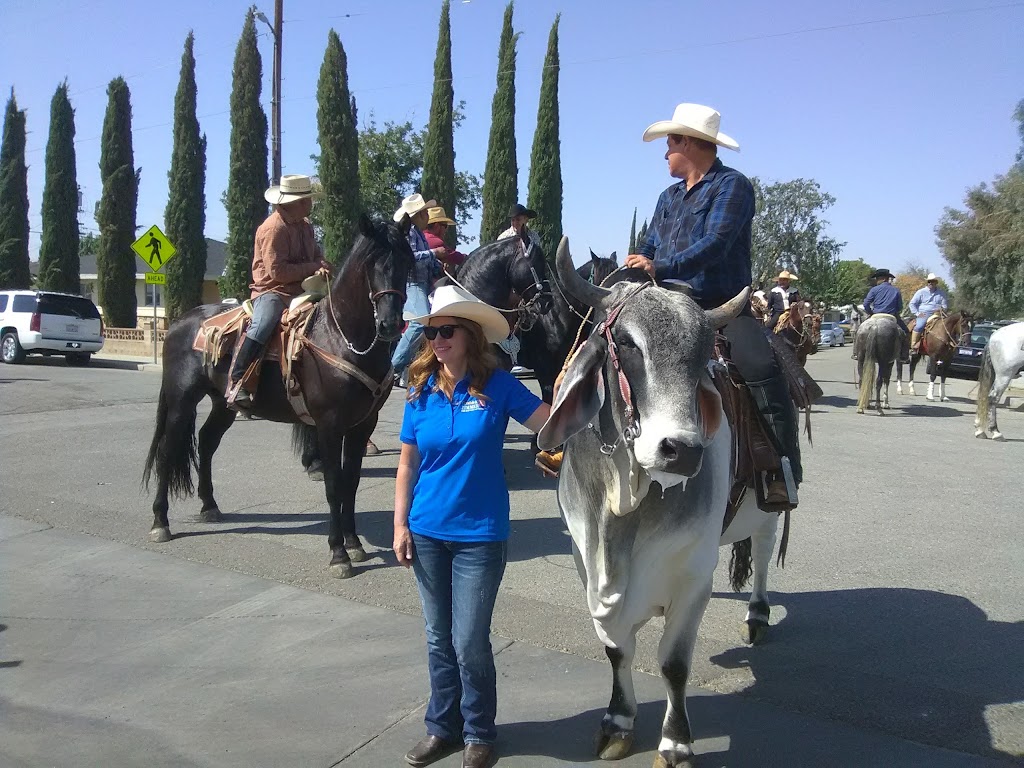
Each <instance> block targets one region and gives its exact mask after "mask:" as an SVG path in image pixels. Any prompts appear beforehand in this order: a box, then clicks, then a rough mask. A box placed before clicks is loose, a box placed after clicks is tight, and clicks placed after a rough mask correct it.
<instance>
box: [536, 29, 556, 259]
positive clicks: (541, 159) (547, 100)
mask: <svg viewBox="0 0 1024 768" xmlns="http://www.w3.org/2000/svg"><path fill="white" fill-rule="evenodd" d="M560 18H561V14H557V15H556V16H555V22H554V23H553V24H552V25H551V33H550V34H549V35H548V51H547V54H545V56H544V74H543V75H542V77H541V82H540V104H539V105H538V107H537V130H536V131H535V132H534V134H533V151H532V153H531V157H530V184H529V201H530V202H529V207H530V208H532V209H533V210H535V211H536V212H537V218H536V219H534V220H533V223H532V224H531V225H530V226H531V227H532V228H533V230H534V231H535V232H536V233H537V237H538V238H539V239H540V245H541V248H542V249H543V250H544V254H545V255H546V256H547V258H548V260H549V261H550V262H551V263H552V264H554V263H555V250H556V249H557V248H558V241H559V240H560V239H561V237H562V153H561V142H560V140H559V136H558V21H559V19H560Z"/></svg>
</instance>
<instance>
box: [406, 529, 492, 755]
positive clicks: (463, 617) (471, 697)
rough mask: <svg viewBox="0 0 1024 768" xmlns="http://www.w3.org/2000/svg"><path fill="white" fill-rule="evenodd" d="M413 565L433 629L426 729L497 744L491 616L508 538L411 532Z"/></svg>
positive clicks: (429, 634) (430, 632) (425, 613)
mask: <svg viewBox="0 0 1024 768" xmlns="http://www.w3.org/2000/svg"><path fill="white" fill-rule="evenodd" d="M412 540H413V546H414V548H415V549H414V552H413V558H412V567H413V571H414V572H415V573H416V584H417V585H418V586H419V591H420V601H421V602H422V603H423V617H424V619H425V620H426V628H427V666H428V668H429V670H430V703H429V704H428V705H427V714H426V715H425V716H424V718H423V719H424V722H425V723H426V726H427V733H429V734H430V735H432V736H437V737H438V738H440V739H443V740H444V741H448V742H455V741H458V740H459V738H460V737H462V738H463V740H464V741H466V743H476V744H493V743H494V742H495V740H496V739H497V736H498V732H497V730H496V729H495V726H494V718H495V717H496V715H497V711H498V689H497V678H496V674H495V671H494V655H493V654H492V653H491V615H492V613H493V612H494V599H495V597H497V595H498V585H499V584H501V577H502V576H503V575H504V573H505V559H506V554H507V549H506V543H505V542H504V541H476V542H461V541H441V540H440V539H433V538H430V537H428V536H420V535H419V534H415V533H414V534H413V535H412Z"/></svg>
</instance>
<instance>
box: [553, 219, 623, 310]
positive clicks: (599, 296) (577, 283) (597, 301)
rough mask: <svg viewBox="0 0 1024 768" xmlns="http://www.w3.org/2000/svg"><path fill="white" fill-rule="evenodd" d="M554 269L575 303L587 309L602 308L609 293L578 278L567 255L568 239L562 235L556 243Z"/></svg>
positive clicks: (570, 257)
mask: <svg viewBox="0 0 1024 768" xmlns="http://www.w3.org/2000/svg"><path fill="white" fill-rule="evenodd" d="M555 267H556V268H557V269H558V280H559V282H560V283H561V284H562V287H563V288H565V292H566V293H568V294H569V295H570V296H572V298H574V299H576V301H578V302H580V303H582V304H585V305H586V306H588V307H602V306H604V302H605V300H606V299H607V298H608V295H609V294H610V293H611V291H609V290H608V289H607V288H601V287H600V286H597V285H593V284H591V283H590V282H588V281H586V280H584V279H583V278H582V277H580V275H579V273H578V272H577V271H576V268H575V267H574V266H573V264H572V256H571V255H570V254H569V238H568V237H566V236H565V235H562V240H561V242H559V243H558V251H557V253H556V254H555Z"/></svg>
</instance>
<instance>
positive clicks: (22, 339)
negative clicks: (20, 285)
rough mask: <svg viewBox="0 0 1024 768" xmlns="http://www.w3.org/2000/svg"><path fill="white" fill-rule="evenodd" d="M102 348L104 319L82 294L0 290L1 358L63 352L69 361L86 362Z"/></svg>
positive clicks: (11, 360)
mask: <svg viewBox="0 0 1024 768" xmlns="http://www.w3.org/2000/svg"><path fill="white" fill-rule="evenodd" d="M102 348H103V320H102V318H100V313H99V310H98V309H96V305H95V304H93V303H92V301H90V300H89V299H87V298H85V297H83V296H72V295H71V294H67V293H52V292H50V291H0V358H2V359H3V361H4V362H5V363H8V364H13V363H20V362H22V361H23V360H24V359H25V355H47V356H49V355H63V356H64V358H65V359H66V360H67V361H68V365H88V364H89V360H90V359H91V358H92V354H93V352H99V351H100V350H101V349H102Z"/></svg>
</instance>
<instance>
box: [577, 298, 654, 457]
mask: <svg viewBox="0 0 1024 768" xmlns="http://www.w3.org/2000/svg"><path fill="white" fill-rule="evenodd" d="M652 285H654V283H653V282H646V283H640V285H639V286H638V287H637V288H635V289H633V290H632V291H630V292H629V293H628V294H626V295H625V296H623V297H622V299H620V300H619V301H618V302H617V303H616V304H615V305H614V306H613V307H612V308H611V309H610V310H609V311H608V315H607V317H605V319H604V320H602V321H601V322H600V323H598V324H597V326H596V327H595V328H594V333H596V334H597V335H598V336H602V337H604V340H605V342H606V343H607V345H608V358H609V359H610V360H611V363H612V368H614V369H615V373H616V374H617V377H618V380H619V394H620V395H622V402H623V409H622V417H623V422H624V424H625V426H624V427H623V428H622V433H621V434H620V435H619V436H618V437H617V438H616V440H615V442H614V443H611V444H610V445H609V444H608V443H605V442H604V437H603V436H602V435H601V432H600V430H598V429H597V427H595V426H594V425H593V424H590V425H589V426H590V427H591V428H592V429H593V430H594V431H595V432H596V433H597V435H598V437H600V438H601V443H602V444H601V453H602V454H604V455H605V456H611V455H612V454H613V453H615V449H616V447H618V445H619V443H620V442H624V443H625V444H626V446H627V447H628V446H632V445H633V442H634V441H635V440H636V439H637V438H638V437H640V421H639V420H638V419H637V418H636V409H635V408H634V407H633V389H632V387H630V386H629V379H628V378H626V374H625V372H624V371H623V370H622V363H621V361H620V360H619V348H618V345H617V344H616V343H615V337H614V336H612V326H613V325H615V321H616V320H618V319H619V315H620V314H621V313H622V310H623V308H624V307H625V306H626V305H627V304H628V303H629V302H631V301H632V300H633V299H635V298H636V297H637V295H639V293H640V292H641V291H643V290H644V289H645V288H650V287H651V286H652Z"/></svg>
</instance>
